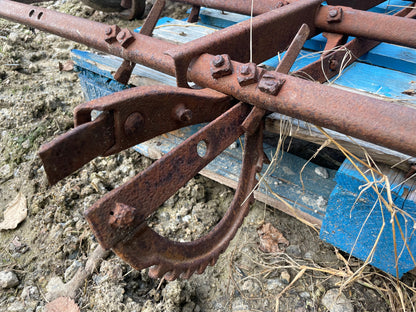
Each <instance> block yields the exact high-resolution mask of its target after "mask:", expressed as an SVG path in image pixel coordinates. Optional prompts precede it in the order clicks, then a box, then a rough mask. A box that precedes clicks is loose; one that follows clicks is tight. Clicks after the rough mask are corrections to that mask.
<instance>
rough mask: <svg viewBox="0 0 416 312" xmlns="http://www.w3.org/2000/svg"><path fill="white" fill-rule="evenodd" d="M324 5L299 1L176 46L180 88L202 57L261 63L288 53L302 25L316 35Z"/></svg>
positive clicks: (173, 52)
mask: <svg viewBox="0 0 416 312" xmlns="http://www.w3.org/2000/svg"><path fill="white" fill-rule="evenodd" d="M320 3H321V0H308V1H296V2H294V3H292V4H291V5H287V6H284V7H282V8H279V9H278V10H273V11H271V12H267V13H264V14H262V15H261V16H256V17H254V18H253V19H252V20H251V21H250V20H247V21H244V22H241V23H238V24H236V25H233V26H230V27H227V28H225V29H223V30H219V31H217V32H214V33H212V34H210V35H207V36H205V37H202V38H199V39H196V40H193V41H191V42H189V43H187V44H184V45H181V46H175V47H174V48H173V49H170V50H169V51H167V52H166V53H167V54H168V55H170V56H172V58H173V59H174V60H175V66H176V78H177V80H178V85H179V86H182V87H184V86H186V85H187V78H186V71H187V68H188V66H189V64H190V63H191V61H192V60H193V59H194V58H195V57H198V56H199V55H201V54H202V53H210V54H227V55H228V56H229V57H230V58H231V59H233V60H236V61H239V62H248V61H251V62H254V63H260V62H262V61H265V60H267V59H269V58H271V57H273V56H275V55H276V54H277V53H278V52H282V51H284V50H285V49H286V48H287V47H288V46H289V44H290V43H291V41H292V39H293V37H294V36H295V35H296V33H297V31H298V30H299V28H300V27H301V26H302V24H306V25H307V26H309V29H310V33H315V27H314V21H313V19H314V15H315V12H316V11H317V10H318V9H319V7H320ZM293 16H296V18H293ZM250 29H252V36H250ZM265 34H269V35H265ZM250 47H252V55H251V53H250ZM251 56H252V59H251V60H250V57H251ZM218 74H219V75H221V73H218Z"/></svg>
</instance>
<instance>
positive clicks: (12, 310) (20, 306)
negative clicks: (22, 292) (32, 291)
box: [7, 301, 26, 312]
mask: <svg viewBox="0 0 416 312" xmlns="http://www.w3.org/2000/svg"><path fill="white" fill-rule="evenodd" d="M25 310H26V309H25V304H24V303H23V302H21V301H15V302H13V303H11V304H10V305H9V307H8V308H7V311H9V312H24V311H25Z"/></svg>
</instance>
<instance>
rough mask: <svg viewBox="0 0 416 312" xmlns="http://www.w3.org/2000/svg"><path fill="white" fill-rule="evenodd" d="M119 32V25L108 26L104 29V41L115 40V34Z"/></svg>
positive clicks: (110, 41)
mask: <svg viewBox="0 0 416 312" xmlns="http://www.w3.org/2000/svg"><path fill="white" fill-rule="evenodd" d="M119 32H120V27H118V26H117V25H112V26H108V27H107V28H106V29H105V39H104V40H105V41H106V42H108V43H112V42H114V41H116V38H117V34H118V33H119Z"/></svg>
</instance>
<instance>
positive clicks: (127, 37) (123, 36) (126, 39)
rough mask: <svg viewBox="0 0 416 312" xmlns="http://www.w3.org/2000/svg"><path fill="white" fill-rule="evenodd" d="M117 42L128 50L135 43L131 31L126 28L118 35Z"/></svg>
mask: <svg viewBox="0 0 416 312" xmlns="http://www.w3.org/2000/svg"><path fill="white" fill-rule="evenodd" d="M117 41H118V42H119V43H120V44H121V46H122V47H123V48H127V47H128V46H129V45H130V44H131V43H132V42H133V41H134V36H133V34H132V32H131V31H130V30H128V29H127V28H124V29H122V30H121V31H120V32H119V34H118V35H117Z"/></svg>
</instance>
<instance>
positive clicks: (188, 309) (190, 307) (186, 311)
mask: <svg viewBox="0 0 416 312" xmlns="http://www.w3.org/2000/svg"><path fill="white" fill-rule="evenodd" d="M194 308H195V303H194V302H192V301H191V302H188V303H187V304H185V305H184V307H183V308H182V312H193V311H194Z"/></svg>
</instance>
